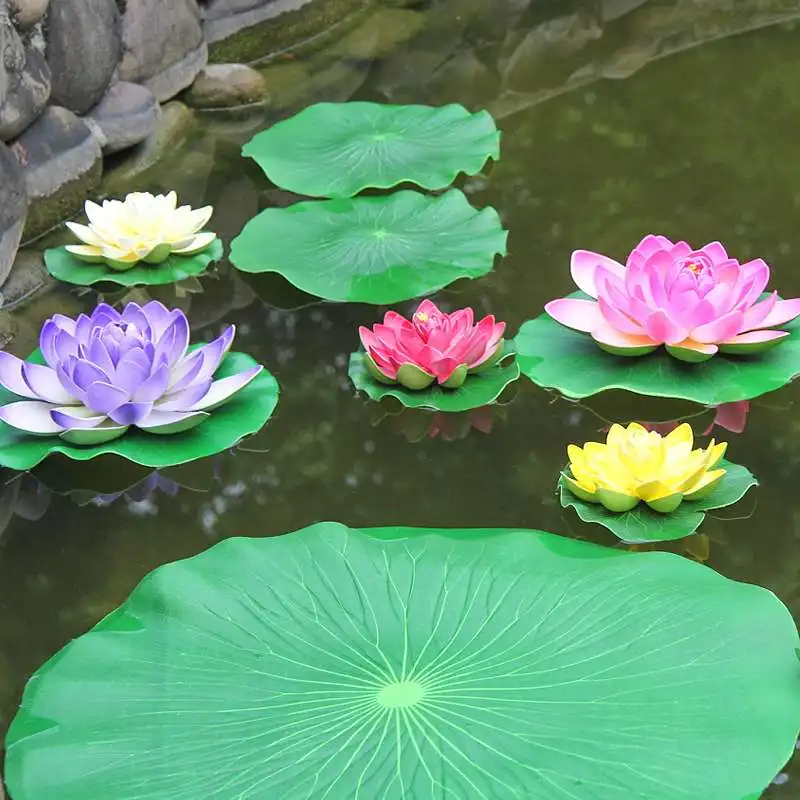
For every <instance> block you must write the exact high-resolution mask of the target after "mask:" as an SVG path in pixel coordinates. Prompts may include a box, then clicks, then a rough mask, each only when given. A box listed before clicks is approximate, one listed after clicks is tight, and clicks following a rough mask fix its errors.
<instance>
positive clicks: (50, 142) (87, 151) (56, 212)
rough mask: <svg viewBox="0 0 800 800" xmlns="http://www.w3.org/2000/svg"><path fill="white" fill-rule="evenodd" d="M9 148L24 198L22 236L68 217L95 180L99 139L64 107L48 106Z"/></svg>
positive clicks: (37, 233)
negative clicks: (20, 171)
mask: <svg viewBox="0 0 800 800" xmlns="http://www.w3.org/2000/svg"><path fill="white" fill-rule="evenodd" d="M13 149H14V151H15V154H16V156H17V159H18V160H19V161H20V163H21V164H22V166H23V171H24V173H25V185H26V187H27V190H28V197H29V199H30V207H29V209H28V218H27V221H26V223H25V232H24V236H25V239H26V240H30V239H33V238H35V237H36V236H40V235H41V234H43V233H45V232H46V231H48V230H50V229H51V228H53V227H55V226H56V225H58V224H59V223H60V222H62V221H63V220H65V219H69V217H71V216H72V215H73V214H75V213H76V212H77V211H79V210H80V209H81V208H82V207H83V201H84V199H85V198H86V196H87V195H88V194H89V193H90V192H91V191H92V190H93V189H94V188H95V187H96V186H97V185H98V183H99V182H100V175H101V173H102V170H103V157H102V154H101V152H100V145H99V144H98V143H97V140H96V139H95V138H94V136H92V132H91V131H90V130H89V128H88V126H87V125H86V124H85V123H84V122H83V120H81V119H79V118H78V117H76V116H75V114H73V113H72V112H71V111H69V110H68V109H66V108H61V107H60V106H49V107H48V108H47V110H46V111H45V112H44V113H43V114H42V115H41V116H40V117H39V118H38V119H37V120H36V122H34V123H33V125H31V127H30V128H28V129H27V130H26V131H25V132H24V133H23V134H22V136H20V137H19V139H17V141H16V142H15V143H14V145H13Z"/></svg>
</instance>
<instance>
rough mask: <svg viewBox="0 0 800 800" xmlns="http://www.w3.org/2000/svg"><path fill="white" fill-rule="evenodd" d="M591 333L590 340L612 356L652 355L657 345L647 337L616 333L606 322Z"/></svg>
mask: <svg viewBox="0 0 800 800" xmlns="http://www.w3.org/2000/svg"><path fill="white" fill-rule="evenodd" d="M591 333H592V339H594V340H595V342H597V344H598V345H599V346H600V347H601V348H602V349H603V350H605V351H606V352H608V353H612V354H613V355H623V356H643V355H647V353H652V352H653V350H655V349H656V348H657V347H658V344H659V343H658V342H656V341H654V340H653V339H651V338H650V337H649V336H634V335H632V334H630V333H623V332H622V331H618V330H617V329H616V328H612V327H611V325H609V324H608V323H607V322H603V323H602V324H600V325H598V326H597V327H596V328H595V329H594V330H593V331H592V332H591Z"/></svg>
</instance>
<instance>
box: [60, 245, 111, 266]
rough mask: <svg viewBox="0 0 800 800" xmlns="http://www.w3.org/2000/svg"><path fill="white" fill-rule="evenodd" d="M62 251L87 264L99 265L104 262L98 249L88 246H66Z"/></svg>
mask: <svg viewBox="0 0 800 800" xmlns="http://www.w3.org/2000/svg"><path fill="white" fill-rule="evenodd" d="M64 249H65V250H66V251H67V252H68V253H71V254H72V255H73V256H75V257H76V258H79V259H80V260H81V261H85V262H86V263H87V264H101V263H102V262H103V261H105V258H104V256H103V253H102V252H101V250H100V248H99V247H94V246H93V245H90V244H68V245H67V246H66V247H65V248H64Z"/></svg>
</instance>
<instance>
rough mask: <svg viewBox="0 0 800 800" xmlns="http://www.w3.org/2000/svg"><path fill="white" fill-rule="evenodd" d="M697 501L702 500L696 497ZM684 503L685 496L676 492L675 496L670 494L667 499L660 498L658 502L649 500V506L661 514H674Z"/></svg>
mask: <svg viewBox="0 0 800 800" xmlns="http://www.w3.org/2000/svg"><path fill="white" fill-rule="evenodd" d="M695 500H700V498H699V497H696V498H695ZM682 502H683V495H682V494H681V493H680V492H675V493H674V494H668V495H667V496H666V497H659V498H658V499H657V500H648V501H647V505H648V507H649V508H651V509H652V510H653V511H656V512H657V513H659V514H672V512H673V511H675V510H676V509H677V508H678V506H679V505H680V504H681V503H682ZM690 502H691V501H690Z"/></svg>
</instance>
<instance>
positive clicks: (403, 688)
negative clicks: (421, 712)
mask: <svg viewBox="0 0 800 800" xmlns="http://www.w3.org/2000/svg"><path fill="white" fill-rule="evenodd" d="M424 695H425V689H424V688H423V686H422V684H421V683H418V682H417V681H396V682H395V683H387V684H386V686H384V687H383V689H381V690H380V691H379V692H378V703H379V704H380V705H382V706H383V707H384V708H408V707H409V706H414V705H416V704H417V703H419V701H420V700H422V698H423V697H424Z"/></svg>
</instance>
